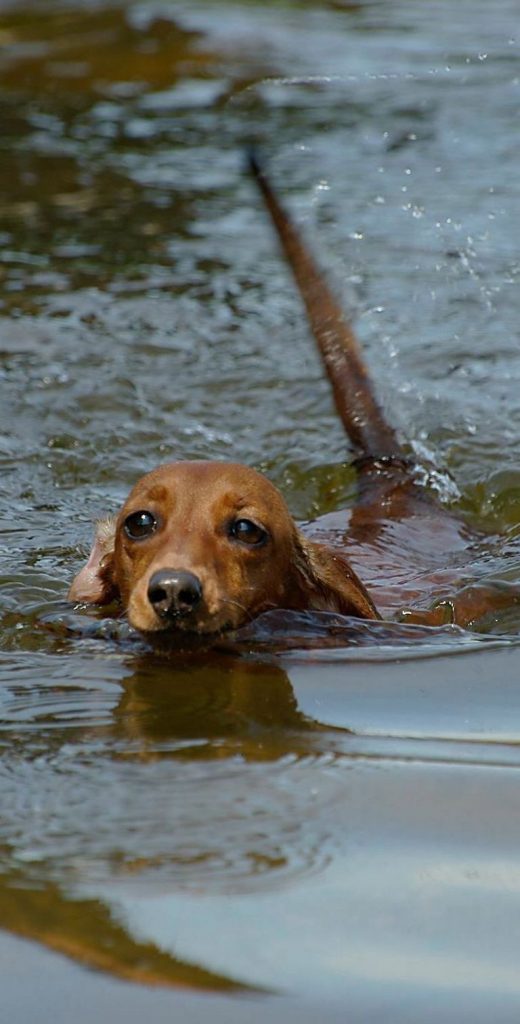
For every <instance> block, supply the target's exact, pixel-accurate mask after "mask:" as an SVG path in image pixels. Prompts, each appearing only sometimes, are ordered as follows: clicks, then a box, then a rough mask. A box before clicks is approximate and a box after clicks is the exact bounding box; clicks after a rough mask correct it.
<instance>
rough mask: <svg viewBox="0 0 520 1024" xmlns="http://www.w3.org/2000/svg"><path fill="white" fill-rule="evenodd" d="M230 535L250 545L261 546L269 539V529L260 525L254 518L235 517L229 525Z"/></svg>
mask: <svg viewBox="0 0 520 1024" xmlns="http://www.w3.org/2000/svg"><path fill="white" fill-rule="evenodd" d="M229 536H230V537H232V538H233V540H239V541H241V542H242V544H249V546H250V547H259V546H260V544H264V543H265V541H266V540H267V537H268V534H267V530H264V528H263V526H258V525H257V523H254V522H253V520H252V519H234V520H233V522H232V523H231V524H230V526H229Z"/></svg>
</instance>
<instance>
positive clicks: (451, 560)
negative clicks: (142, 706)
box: [69, 159, 504, 646]
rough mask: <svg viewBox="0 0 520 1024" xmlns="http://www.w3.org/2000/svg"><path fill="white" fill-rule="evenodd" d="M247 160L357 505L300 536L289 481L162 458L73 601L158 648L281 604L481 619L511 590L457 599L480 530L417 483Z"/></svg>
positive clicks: (300, 250) (105, 536)
mask: <svg viewBox="0 0 520 1024" xmlns="http://www.w3.org/2000/svg"><path fill="white" fill-rule="evenodd" d="M251 169H252V171H253V174H254V176H255V178H256V181H257V184H258V186H259V188H260V191H261V193H262V194H263V197H264V200H265V203H266V206H267V209H268V211H269V213H270V216H271V218H272V220H273V223H274V225H275V228H276V230H277V233H278V235H279V238H280V241H281V243H282V247H283V249H284V252H285V255H286V257H287V260H288V262H289V264H290V266H291V268H292V270H293V272H294V275H295V279H296V282H297V285H298V288H299V290H300V293H301V295H302V298H303V300H304V303H305V306H306V310H307V315H308V319H309V323H310V326H311V329H312V331H313V334H314V337H315V339H316V342H317V345H318V349H319V351H320V353H321V355H322V358H323V362H324V365H325V368H326V371H327V374H328V376H329V379H330V381H331V384H332V389H333V394H334V398H335V402H336V407H337V410H338V413H339V415H340V417H341V419H342V421H343V424H344V426H345V429H346V432H347V434H348V436H349V437H350V440H351V442H352V443H353V445H354V447H355V449H356V452H357V455H358V459H357V464H358V471H359V473H358V478H359V500H358V503H357V505H356V506H355V508H354V510H353V511H352V513H335V514H333V516H327V517H323V518H322V519H321V520H318V521H317V522H316V523H314V524H311V525H310V528H309V529H308V530H306V532H305V534H304V533H303V532H302V531H301V530H300V529H298V527H297V526H296V524H295V522H294V521H293V519H292V517H291V515H290V513H289V510H288V508H287V505H286V503H285V501H284V499H283V497H282V496H281V494H280V493H279V491H278V490H277V489H276V488H275V487H274V485H273V484H271V483H270V482H269V481H268V480H267V479H266V478H265V477H264V476H262V475H261V474H260V473H257V472H256V471H255V470H253V469H249V468H248V467H246V466H243V465H240V464H238V463H223V462H202V461H201V462H179V463H170V464H168V465H165V466H159V467H158V468H157V469H154V470H152V472H150V473H148V474H147V475H146V476H144V477H142V478H141V480H139V481H138V483H137V484H136V485H135V487H134V488H133V490H132V491H131V493H130V495H129V496H128V498H127V500H126V502H125V504H124V506H123V508H122V510H121V512H120V513H119V515H118V516H117V518H115V519H113V520H104V521H102V522H101V523H99V524H98V527H97V531H96V537H95V540H94V545H93V547H92V551H91V554H90V557H89V560H88V562H87V564H86V565H85V566H84V568H83V569H82V570H81V571H80V572H79V574H78V575H77V577H76V579H75V580H74V582H73V584H72V587H71V590H70V593H69V598H70V600H72V601H75V602H87V603H99V604H107V603H109V602H111V601H113V600H116V599H117V600H119V601H120V602H121V604H122V606H123V608H124V609H125V610H126V613H127V615H128V619H129V621H130V623H131V625H132V626H133V627H134V628H135V629H137V630H139V631H140V632H141V633H143V634H145V635H146V636H148V637H149V638H150V639H152V640H153V642H154V643H158V645H160V646H162V645H163V641H167V642H168V643H169V642H172V643H174V644H175V642H176V640H181V641H183V640H186V638H187V637H188V636H191V637H197V636H203V637H209V636H211V635H212V634H214V635H219V634H221V633H223V632H225V631H226V630H230V629H236V628H238V627H240V626H242V625H245V624H246V623H248V622H249V621H251V619H254V618H255V617H256V616H258V615H260V614H261V613H262V612H265V611H268V610H271V609H274V608H285V609H294V610H297V611H305V610H311V611H333V612H339V613H341V614H344V615H353V616H357V617H359V618H364V619H370V618H380V617H381V616H380V614H379V610H380V611H382V612H383V613H384V614H385V615H390V616H392V617H393V616H394V615H395V613H396V611H397V610H398V609H399V608H402V606H403V605H410V604H411V605H412V606H414V605H415V607H416V609H417V610H416V611H415V612H413V611H412V612H409V613H408V615H407V617H408V620H409V621H417V622H422V623H426V624H438V623H442V622H444V621H455V622H458V623H459V624H461V625H466V624H468V623H470V622H473V621H474V620H475V619H476V618H478V617H479V616H481V615H482V614H485V613H486V612H487V611H488V610H489V609H490V608H491V609H492V608H493V607H495V606H496V604H497V602H498V604H503V603H504V595H503V594H502V593H500V594H499V596H498V598H497V593H496V591H495V589H494V587H493V586H491V587H485V586H477V587H470V588H468V587H466V588H463V589H462V591H461V593H460V594H459V595H458V597H457V598H456V599H455V600H453V599H451V598H450V599H449V600H448V599H447V597H446V595H447V593H448V592H449V591H448V588H449V584H450V583H451V584H453V582H454V579H456V577H457V575H458V576H459V578H460V567H461V566H462V567H463V566H464V564H465V563H466V562H467V561H468V560H469V558H470V555H469V554H468V552H469V551H470V548H471V543H470V541H471V540H472V539H473V540H474V539H475V537H474V536H473V537H471V536H470V535H469V533H468V530H467V528H466V527H465V525H464V524H463V523H462V521H461V520H459V519H458V518H457V517H456V516H451V515H450V514H449V513H447V512H446V511H445V510H444V509H443V508H442V507H441V506H440V505H439V504H438V503H437V502H436V501H435V499H434V498H433V497H432V496H431V495H430V494H429V493H428V491H427V490H426V489H425V488H423V487H421V486H419V485H418V484H416V483H415V482H414V467H413V466H412V465H411V463H410V462H409V461H408V459H407V458H406V455H405V453H404V451H403V449H402V447H401V445H400V443H399V441H398V439H397V437H396V434H395V432H394V431H393V429H392V427H391V426H390V425H389V424H388V423H387V421H386V419H385V417H384V416H383V414H382V413H381V410H380V409H379V406H378V404H377V402H376V400H375V397H374V394H373V391H372V386H371V382H370V380H369V378H368V375H367V371H366V368H365V365H364V361H363V358H362V355H361V352H360V349H359V346H358V343H357V341H356V339H355V337H354V335H353V333H352V330H351V328H350V325H349V324H348V323H347V321H346V320H345V319H344V316H343V313H342V311H341V309H340V308H339V307H338V306H337V304H336V302H335V299H334V297H333V295H332V293H331V292H330V290H329V288H328V285H327V283H326V281H325V280H324V278H323V276H322V274H321V273H320V271H319V269H318V268H317V267H316V265H315V264H314V262H313V260H312V258H311V256H310V254H309V252H308V250H307V249H306V248H305V246H304V245H303V243H302V241H301V239H300V237H299V235H298V233H297V232H296V230H295V228H294V226H293V224H292V222H291V221H290V219H289V217H288V216H287V214H286V213H285V211H284V210H283V208H282V207H281V206H280V203H279V202H278V200H277V198H276V196H275V194H274V192H273V190H272V188H271V186H270V184H269V182H268V181H267V179H266V177H265V175H264V174H263V172H262V171H261V170H260V168H259V167H258V164H257V162H256V160H255V159H253V160H252V162H251ZM312 533H314V537H313V536H312ZM353 566H354V568H353ZM357 573H359V574H360V575H361V577H362V578H363V579H365V580H366V581H367V583H368V585H369V590H370V593H369V592H368V591H367V589H366V588H365V586H364V584H363V583H362V582H361V579H360V578H359V576H358V575H357ZM374 600H375V603H374ZM433 600H436V601H437V605H436V607H435V608H434V609H433V610H431V611H429V610H428V604H430V605H431V603H432V601H433ZM376 605H377V607H376ZM378 609H379V610H378Z"/></svg>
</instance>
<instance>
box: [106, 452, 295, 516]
mask: <svg viewBox="0 0 520 1024" xmlns="http://www.w3.org/2000/svg"><path fill="white" fill-rule="evenodd" d="M172 500H175V501H176V503H177V502H181V503H182V504H185V503H188V504H192V503H193V504H194V506H195V507H197V505H198V504H199V503H201V502H202V503H205V504H213V502H219V501H223V502H225V503H226V504H229V505H230V506H232V505H234V504H237V505H244V506H245V505H248V504H251V505H255V506H258V505H262V506H264V505H265V506H266V507H267V509H272V508H273V506H274V508H276V507H278V508H279V509H280V510H283V511H285V509H286V506H285V502H284V500H283V498H282V496H281V494H280V493H279V491H278V490H277V489H276V487H275V486H274V485H273V484H272V483H271V482H270V481H269V480H268V479H267V478H266V477H265V476H262V474H261V473H258V472H257V471H256V470H254V469H251V468H250V467H249V466H244V465H242V464H241V463H238V462H209V461H207V462H206V461H197V462H195V461H193V462H188V461H186V462H170V463H166V464H165V465H162V466H157V467H156V468H155V469H153V470H151V472H150V473H147V474H146V475H145V476H143V477H141V479H140V480H138V482H137V483H136V485H135V486H134V487H133V489H132V491H131V492H130V495H129V496H128V499H127V502H126V503H125V505H128V504H132V505H134V504H135V503H136V502H137V503H138V504H139V503H140V502H143V503H144V504H146V502H149V503H151V504H153V505H162V504H165V503H168V502H169V501H172Z"/></svg>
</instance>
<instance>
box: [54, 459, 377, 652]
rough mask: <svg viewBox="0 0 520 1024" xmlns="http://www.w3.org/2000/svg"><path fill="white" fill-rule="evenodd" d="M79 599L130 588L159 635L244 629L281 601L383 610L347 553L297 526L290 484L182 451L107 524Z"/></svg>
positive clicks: (125, 598) (147, 625)
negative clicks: (284, 491) (181, 457)
mask: <svg viewBox="0 0 520 1024" xmlns="http://www.w3.org/2000/svg"><path fill="white" fill-rule="evenodd" d="M69 598H70V600H72V601H84V602H89V603H100V604H103V603H108V602H110V601H112V600H113V599H114V598H119V599H120V600H121V602H122V604H123V606H124V608H125V609H126V612H127V615H128V619H129V621H130V624H131V625H132V626H133V627H134V628H135V629H137V630H139V631H140V632H141V633H144V634H146V635H150V637H151V638H152V639H153V638H154V637H156V638H159V637H164V636H172V637H175V635H183V634H184V635H186V634H190V635H210V634H219V633H222V632H224V631H227V630H230V629H236V628H238V627H240V626H242V625H244V624H245V623H247V622H249V621H251V619H254V618H255V617H256V616H257V615H259V614H260V613H261V612H263V611H267V610H269V609H272V608H291V609H296V610H305V609H318V610H324V611H339V612H341V613H343V614H348V615H356V616H358V617H361V618H377V612H376V610H375V608H374V606H373V604H372V602H371V600H370V598H369V596H368V595H367V593H366V591H365V589H364V587H363V585H362V584H361V582H360V581H359V580H358V578H357V577H356V575H355V574H354V572H353V571H352V569H351V568H350V566H349V565H348V563H347V562H346V560H345V559H344V558H342V556H341V555H340V554H339V553H337V552H335V551H333V550H331V549H329V548H327V547H325V546H324V545H321V544H315V543H313V542H312V541H308V540H306V539H305V538H304V537H303V536H302V535H301V533H300V532H299V530H298V529H297V527H296V525H295V523H294V521H293V519H292V517H291V515H290V513H289V510H288V508H287V506H286V504H285V501H284V499H283V498H282V496H281V494H280V493H279V491H278V490H277V489H276V487H274V486H273V484H271V483H270V482H269V481H268V480H267V479H266V478H265V477H264V476H262V475H261V474H260V473H257V472H255V471H254V470H252V469H248V468H247V467H246V466H242V465H239V464H237V463H220V462H177V463H171V464H168V465H165V466H160V467H159V468H158V469H154V470H153V471H152V472H151V473H148V474H147V475H146V476H144V477H142V478H141V480H139V481H138V483H137V484H136V485H135V487H134V488H133V490H132V491H131V493H130V495H129V496H128V498H127V500H126V502H125V504H124V506H123V508H122V510H121V512H120V513H119V516H118V517H117V518H116V519H115V520H112V521H106V520H105V521H103V522H102V523H100V524H98V529H97V531H96V538H95V541H94V545H93V547H92V551H91V554H90V557H89V560H88V562H87V564H86V565H85V567H84V568H83V569H82V570H81V572H80V573H79V574H78V576H77V577H76V579H75V580H74V582H73V584H72V587H71V590H70V594H69Z"/></svg>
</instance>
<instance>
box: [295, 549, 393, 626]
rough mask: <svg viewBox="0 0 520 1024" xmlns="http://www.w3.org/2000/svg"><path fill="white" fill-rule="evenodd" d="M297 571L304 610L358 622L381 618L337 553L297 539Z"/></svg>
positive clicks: (361, 585)
mask: <svg viewBox="0 0 520 1024" xmlns="http://www.w3.org/2000/svg"><path fill="white" fill-rule="evenodd" d="M299 539H300V557H299V558H298V559H297V570H298V572H299V575H300V580H301V583H302V584H303V586H302V592H303V593H304V594H305V596H306V605H305V606H306V608H309V609H313V610H315V611H328V612H340V613H341V615H355V616H356V617H357V618H359V619H380V618H381V616H380V615H379V613H378V612H377V610H376V607H375V605H374V603H373V601H372V599H371V597H370V596H369V594H368V592H367V591H366V590H365V587H364V586H363V584H362V582H361V580H360V579H359V578H358V577H357V576H356V573H355V572H354V570H353V569H352V567H351V566H350V565H349V563H348V562H347V560H346V558H344V556H343V555H341V554H340V553H339V552H338V551H334V550H333V549H331V548H328V547H326V546H325V545H324V544H317V543H315V542H314V541H308V540H306V539H305V538H304V537H300V538H299Z"/></svg>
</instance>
